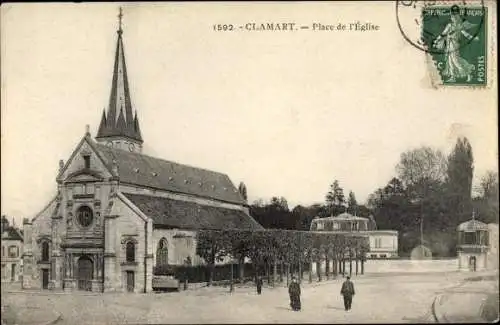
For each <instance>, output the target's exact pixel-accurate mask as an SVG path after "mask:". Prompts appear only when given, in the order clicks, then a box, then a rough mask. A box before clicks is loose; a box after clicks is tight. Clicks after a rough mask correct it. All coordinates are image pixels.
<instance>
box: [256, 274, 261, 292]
mask: <svg viewBox="0 0 500 325" xmlns="http://www.w3.org/2000/svg"><path fill="white" fill-rule="evenodd" d="M256 284H257V294H259V295H260V294H261V292H262V278H261V277H260V276H258V277H257V283H256Z"/></svg>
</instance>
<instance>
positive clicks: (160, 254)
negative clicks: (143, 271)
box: [156, 238, 168, 266]
mask: <svg viewBox="0 0 500 325" xmlns="http://www.w3.org/2000/svg"><path fill="white" fill-rule="evenodd" d="M156 265H157V266H158V265H168V242H167V239H166V238H162V239H160V242H159V243H158V249H157V250H156Z"/></svg>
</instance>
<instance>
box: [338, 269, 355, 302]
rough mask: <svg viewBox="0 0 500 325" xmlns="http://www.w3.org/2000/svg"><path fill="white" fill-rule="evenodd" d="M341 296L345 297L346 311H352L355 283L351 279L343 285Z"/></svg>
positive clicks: (348, 278)
mask: <svg viewBox="0 0 500 325" xmlns="http://www.w3.org/2000/svg"><path fill="white" fill-rule="evenodd" d="M340 294H341V295H342V296H344V308H345V310H351V305H352V296H354V294H355V291H354V283H352V281H351V278H350V277H347V280H345V281H344V283H342V289H340Z"/></svg>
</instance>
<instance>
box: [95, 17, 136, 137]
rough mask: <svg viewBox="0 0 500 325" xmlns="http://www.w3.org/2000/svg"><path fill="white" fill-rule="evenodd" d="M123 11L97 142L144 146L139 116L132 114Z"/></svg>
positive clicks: (119, 21) (119, 19) (119, 20)
mask: <svg viewBox="0 0 500 325" xmlns="http://www.w3.org/2000/svg"><path fill="white" fill-rule="evenodd" d="M122 19H123V11H122V8H121V7H120V11H119V14H118V30H117V32H116V33H117V35H118V36H117V41H116V51H115V63H114V66H113V79H112V83H111V93H110V96H109V104H108V111H107V114H104V113H103V116H102V117H101V124H100V125H99V130H98V132H97V136H96V139H97V140H106V138H113V139H117V138H124V139H123V140H125V141H126V140H132V141H134V142H137V143H139V144H142V142H143V140H142V136H141V132H140V131H139V128H138V125H139V121H138V120H137V115H136V117H135V118H134V115H133V113H132V101H131V99H130V91H129V85H128V77H127V65H126V64H125V51H124V47H123V37H122V35H123V29H122Z"/></svg>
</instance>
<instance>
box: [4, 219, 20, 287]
mask: <svg viewBox="0 0 500 325" xmlns="http://www.w3.org/2000/svg"><path fill="white" fill-rule="evenodd" d="M1 224H2V229H1V231H2V282H16V281H20V280H21V278H22V272H23V260H22V254H23V233H22V231H21V230H20V229H19V228H17V227H16V226H15V224H14V223H12V225H10V224H9V221H8V220H7V218H6V217H5V216H2V221H1Z"/></svg>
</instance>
